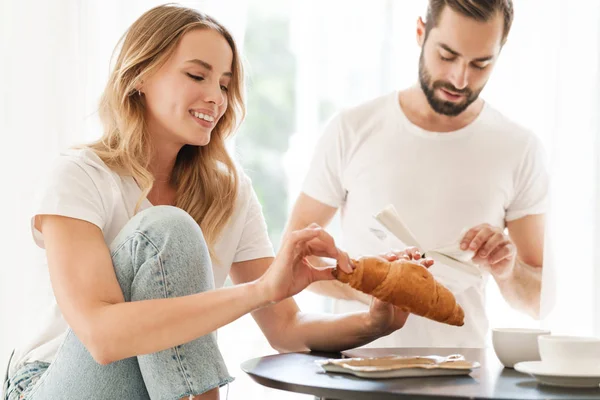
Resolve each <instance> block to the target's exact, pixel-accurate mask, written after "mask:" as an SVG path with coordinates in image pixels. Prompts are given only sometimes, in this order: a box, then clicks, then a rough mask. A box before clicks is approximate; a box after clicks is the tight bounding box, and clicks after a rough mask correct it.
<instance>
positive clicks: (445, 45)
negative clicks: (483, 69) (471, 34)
mask: <svg viewBox="0 0 600 400" xmlns="http://www.w3.org/2000/svg"><path fill="white" fill-rule="evenodd" d="M439 46H440V47H441V48H442V49H444V50H446V51H447V52H448V53H451V54H452V55H454V56H457V57H460V56H462V54H460V53H459V52H458V51H456V50H453V49H452V48H451V47H450V46H448V45H447V44H444V43H440V45H439ZM493 58H494V56H485V57H478V58H475V59H474V60H473V61H476V62H485V61H490V60H491V59H493Z"/></svg>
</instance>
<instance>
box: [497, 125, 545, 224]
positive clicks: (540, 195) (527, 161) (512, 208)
mask: <svg viewBox="0 0 600 400" xmlns="http://www.w3.org/2000/svg"><path fill="white" fill-rule="evenodd" d="M548 190H549V176H548V169H547V166H546V154H545V151H544V147H543V145H542V143H541V141H540V140H539V138H537V137H535V136H533V137H532V140H530V142H529V145H528V148H527V149H526V151H525V154H524V157H523V160H522V161H521V164H520V166H519V168H518V170H517V172H516V177H515V192H514V197H513V199H512V202H511V203H510V205H509V206H508V209H507V210H506V220H507V221H513V220H516V219H519V218H523V217H525V216H527V215H535V214H544V213H546V211H547V206H548Z"/></svg>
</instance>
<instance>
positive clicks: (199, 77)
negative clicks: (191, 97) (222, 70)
mask: <svg viewBox="0 0 600 400" xmlns="http://www.w3.org/2000/svg"><path fill="white" fill-rule="evenodd" d="M187 76H189V77H190V78H192V79H193V80H195V81H203V80H204V78H203V77H201V76H198V75H192V74H189V73H188V74H187Z"/></svg>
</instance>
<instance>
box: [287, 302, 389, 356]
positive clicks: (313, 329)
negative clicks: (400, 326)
mask: <svg viewBox="0 0 600 400" xmlns="http://www.w3.org/2000/svg"><path fill="white" fill-rule="evenodd" d="M387 334H389V332H379V331H378V329H377V328H375V327H374V326H373V325H372V324H371V322H370V318H369V312H368V311H364V312H363V311H361V312H355V313H349V314H340V315H333V314H308V313H302V312H299V313H298V314H297V315H296V317H295V318H294V320H293V321H292V322H291V323H290V324H289V325H288V326H287V327H286V332H285V335H284V337H286V340H285V342H284V343H282V344H281V348H279V349H277V350H279V351H306V350H311V351H326V352H338V351H342V350H347V349H352V348H355V347H359V346H363V345H365V344H367V343H370V342H372V341H373V340H376V339H378V338H380V337H382V336H385V335H387Z"/></svg>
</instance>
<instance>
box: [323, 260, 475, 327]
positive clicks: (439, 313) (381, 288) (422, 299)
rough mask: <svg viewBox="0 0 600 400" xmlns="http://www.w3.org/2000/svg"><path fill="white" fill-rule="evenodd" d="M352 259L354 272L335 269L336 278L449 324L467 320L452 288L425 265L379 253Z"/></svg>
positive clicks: (421, 314) (389, 301) (381, 298)
mask: <svg viewBox="0 0 600 400" xmlns="http://www.w3.org/2000/svg"><path fill="white" fill-rule="evenodd" d="M352 263H353V264H354V265H355V266H356V269H355V270H354V271H353V272H352V273H351V274H347V273H345V272H344V271H342V270H341V269H340V268H336V269H335V270H334V272H333V275H334V276H335V277H336V279H337V280H339V281H341V282H344V283H348V284H349V285H350V286H352V287H353V288H354V289H357V290H360V291H361V292H364V293H367V294H370V295H372V296H374V297H377V298H378V299H380V300H383V301H386V302H388V303H392V304H394V305H395V306H397V307H400V308H401V309H403V310H405V311H408V312H411V313H413V314H416V315H420V316H422V317H425V318H429V319H432V320H434V321H438V322H443V323H445V324H450V325H456V326H462V325H463V324H464V317H465V313H464V311H463V309H462V308H461V306H460V305H459V304H458V303H457V302H456V299H455V298H454V295H453V294H452V292H450V291H449V290H448V289H447V288H446V287H444V286H443V285H442V284H440V283H439V282H437V281H436V280H435V279H434V277H433V275H431V273H430V272H429V271H428V270H427V268H425V267H423V266H422V265H420V264H417V263H416V262H413V261H407V260H397V261H393V262H389V261H386V260H384V259H381V258H378V257H363V258H359V259H358V260H352Z"/></svg>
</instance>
